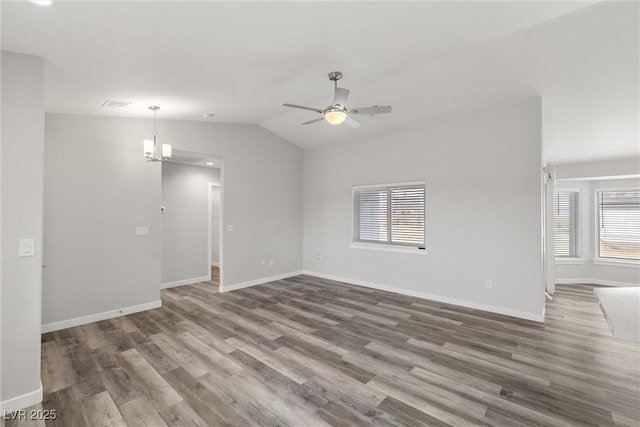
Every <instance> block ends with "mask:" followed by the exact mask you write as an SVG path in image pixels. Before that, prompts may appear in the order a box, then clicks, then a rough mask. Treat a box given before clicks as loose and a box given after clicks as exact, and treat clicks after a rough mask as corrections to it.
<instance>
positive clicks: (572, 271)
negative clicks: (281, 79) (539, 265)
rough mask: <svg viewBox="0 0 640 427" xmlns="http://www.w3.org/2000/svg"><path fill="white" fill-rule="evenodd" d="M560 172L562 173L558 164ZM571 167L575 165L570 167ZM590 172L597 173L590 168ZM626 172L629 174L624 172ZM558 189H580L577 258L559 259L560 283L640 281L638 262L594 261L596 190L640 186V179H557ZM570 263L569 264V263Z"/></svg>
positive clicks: (636, 283) (556, 269)
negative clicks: (626, 263) (603, 262)
mask: <svg viewBox="0 0 640 427" xmlns="http://www.w3.org/2000/svg"><path fill="white" fill-rule="evenodd" d="M558 168H559V170H558V172H559V173H560V172H563V173H564V171H563V170H562V169H563V167H562V166H558ZM571 168H572V170H573V169H574V168H576V167H575V166H574V165H572V166H571ZM605 169H606V170H607V172H606V173H607V174H612V175H616V174H620V175H623V173H619V172H620V171H619V170H615V169H613V170H610V169H608V168H605ZM586 173H587V174H588V175H591V176H595V175H592V174H595V173H597V172H596V171H594V170H591V171H590V172H589V170H587V172H586ZM625 175H626V173H625ZM555 187H556V190H559V191H560V190H578V191H579V192H580V195H579V198H580V202H579V211H578V229H579V233H578V234H579V235H578V259H577V260H570V261H568V260H557V261H556V266H555V277H556V282H557V283H596V284H606V285H625V284H627V285H638V284H640V268H639V267H638V266H637V265H615V264H611V265H602V264H598V263H594V258H596V257H597V243H596V239H597V232H596V227H597V217H596V197H595V193H596V192H597V191H601V190H602V189H624V188H640V180H638V179H615V180H594V181H592V180H581V179H576V180H558V181H557V182H556V186H555ZM567 262H569V263H567Z"/></svg>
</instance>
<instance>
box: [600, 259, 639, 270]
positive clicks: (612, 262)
mask: <svg viewBox="0 0 640 427" xmlns="http://www.w3.org/2000/svg"><path fill="white" fill-rule="evenodd" d="M593 263H594V264H595V265H608V266H612V267H631V268H634V267H635V268H640V261H636V260H631V259H629V260H626V259H607V258H594V259H593Z"/></svg>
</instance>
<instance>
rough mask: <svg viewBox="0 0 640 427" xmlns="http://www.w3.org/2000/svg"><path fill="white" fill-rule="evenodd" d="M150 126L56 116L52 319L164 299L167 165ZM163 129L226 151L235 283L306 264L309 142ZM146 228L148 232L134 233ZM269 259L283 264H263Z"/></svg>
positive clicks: (195, 127)
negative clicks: (155, 149) (151, 141)
mask: <svg viewBox="0 0 640 427" xmlns="http://www.w3.org/2000/svg"><path fill="white" fill-rule="evenodd" d="M152 125H153V123H152V121H151V120H148V119H123V118H106V117H91V116H77V115H64V114H47V122H46V149H45V151H46V161H45V178H46V185H45V260H46V263H47V264H48V265H49V268H47V271H46V275H45V277H44V285H43V288H44V289H43V297H44V306H43V322H44V323H45V324H51V323H54V322H62V323H59V324H60V325H64V324H65V321H74V319H77V318H80V317H82V316H94V317H95V315H96V314H98V313H108V312H111V311H113V310H119V309H121V308H123V307H132V306H137V305H143V304H152V303H154V302H156V301H157V300H159V296H160V283H161V214H160V206H161V165H160V164H158V163H145V161H144V159H143V156H142V140H143V139H145V138H148V137H149V134H150V132H151V130H152V128H153V127H152ZM158 137H159V139H160V140H161V142H162V143H171V144H172V145H173V146H174V148H175V149H180V150H186V151H192V152H199V153H204V154H212V155H217V156H221V157H224V160H223V161H224V185H225V188H224V200H223V205H224V216H225V219H226V223H227V224H233V225H234V228H235V229H234V231H232V232H226V234H225V237H224V239H225V246H224V253H223V257H224V270H223V274H224V280H225V283H226V284H227V285H234V284H242V283H243V282H246V281H252V280H259V279H262V278H265V277H269V276H273V275H279V274H287V273H290V272H294V271H299V270H300V269H301V264H302V260H301V250H300V248H301V245H302V184H301V182H302V151H301V149H300V148H298V147H296V146H294V145H292V144H290V143H288V142H286V141H284V140H282V139H281V138H279V137H277V136H275V135H273V134H271V133H269V132H267V131H265V130H264V129H262V128H260V127H258V126H253V125H234V124H215V123H201V122H187V121H163V120H160V121H159V122H158ZM140 226H145V227H150V231H151V233H150V236H147V237H136V236H135V228H136V227H140ZM269 255H270V256H271V257H273V258H274V261H275V262H274V265H271V266H269V265H267V266H262V265H261V263H260V260H261V259H263V258H264V257H265V256H269ZM66 324H68V322H67V323H66Z"/></svg>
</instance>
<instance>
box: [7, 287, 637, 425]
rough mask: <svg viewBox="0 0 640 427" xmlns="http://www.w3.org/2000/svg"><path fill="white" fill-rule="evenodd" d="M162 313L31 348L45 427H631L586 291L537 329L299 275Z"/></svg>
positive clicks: (188, 290)
mask: <svg viewBox="0 0 640 427" xmlns="http://www.w3.org/2000/svg"><path fill="white" fill-rule="evenodd" d="M162 302H163V307H162V308H159V309H155V310H150V311H146V312H143V313H138V314H134V315H129V316H124V317H119V318H116V319H111V320H106V321H102V322H97V323H92V324H89V325H84V326H80V327H76V328H71V329H65V330H61V331H57V332H52V333H48V334H45V335H43V337H42V380H43V384H44V391H45V397H44V402H43V403H42V405H41V406H42V407H43V408H45V409H56V410H57V411H58V415H59V417H58V419H57V420H56V421H54V422H48V423H47V424H48V425H61V426H73V425H82V426H84V425H87V426H89V425H90V426H102V425H105V426H107V425H108V426H121V425H122V426H124V425H129V426H164V425H168V426H217V425H234V426H235V425H237V426H241V425H269V426H276V425H296V426H302V425H305V426H318V425H327V424H329V425H349V426H351V425H380V426H391V425H409V426H415V425H435V426H446V425H459V426H470V425H500V426H521V425H526V426H533V425H535V426H537V425H544V426H566V425H579V426H590V425H593V426H595V425H597V426H609V425H619V426H623V425H624V426H631V425H634V426H637V425H640V410H639V402H640V395H639V388H640V386H639V369H640V368H639V347H638V344H637V343H633V342H629V341H623V340H621V339H618V338H614V337H612V335H611V333H610V331H609V329H608V327H607V324H606V322H605V320H604V317H603V315H602V313H601V312H600V309H599V308H598V305H597V302H596V299H595V297H594V295H593V288H592V287H591V286H583V285H570V286H558V290H557V293H556V295H555V298H554V300H553V301H552V302H549V303H548V304H547V318H546V322H545V323H544V324H537V323H533V322H528V321H523V320H517V319H513V318H508V317H504V316H500V315H494V314H489V313H485V312H480V311H475V310H470V309H464V308H460V307H455V306H451V305H447V304H441V303H436V302H430V301H427V300H421V299H417V298H411V297H407V296H402V295H397V294H392V293H388V292H382V291H376V290H371V289H367V288H362V287H356V286H351V285H345V284H341V283H338V282H333V281H328V280H322V279H317V278H313V277H310V276H297V277H294V278H291V279H287V280H280V281H277V282H273V283H270V284H266V285H261V286H257V287H253V288H247V289H243V290H239V291H235V292H231V293H224V294H219V293H217V290H216V288H215V286H212V285H211V284H210V283H203V284H197V285H190V286H183V287H177V288H173V289H167V290H163V291H162ZM6 425H7V427H9V426H15V425H24V424H20V423H15V422H7V423H6Z"/></svg>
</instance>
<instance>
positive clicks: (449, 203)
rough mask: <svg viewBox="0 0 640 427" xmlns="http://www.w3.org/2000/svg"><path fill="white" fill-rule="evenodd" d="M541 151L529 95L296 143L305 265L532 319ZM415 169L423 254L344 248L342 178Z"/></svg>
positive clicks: (370, 180)
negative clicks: (326, 142)
mask: <svg viewBox="0 0 640 427" xmlns="http://www.w3.org/2000/svg"><path fill="white" fill-rule="evenodd" d="M541 152H542V143H541V111H540V103H539V101H535V102H530V103H527V104H523V105H518V106H513V107H510V108H505V109H501V110H495V111H489V112H483V113H479V114H476V115H473V116H468V117H459V118H456V119H451V120H448V121H443V122H439V123H432V124H425V125H421V126H415V127H412V128H409V129H405V130H402V131H398V132H395V133H388V134H382V135H379V136H377V137H375V138H371V139H366V140H355V141H353V142H351V143H347V144H339V145H331V146H325V147H321V148H317V149H311V150H306V151H305V153H304V154H305V156H304V268H305V270H307V271H310V272H314V273H319V274H322V275H325V276H333V277H339V278H344V279H348V280H350V281H352V282H360V283H369V284H372V285H382V287H385V288H387V289H393V290H397V291H399V292H404V293H410V294H414V295H423V296H428V297H431V298H434V299H439V300H443V301H450V302H454V303H459V304H463V305H467V306H472V307H478V308H482V309H486V310H489V311H494V312H500V313H505V314H511V315H515V316H520V317H524V318H530V319H535V320H542V314H543V304H544V301H543V299H544V297H543V280H542V232H541V224H542V218H541V198H542V184H541V182H542V172H541V164H542V160H541ZM415 180H424V181H425V182H426V235H427V237H426V239H427V241H426V246H427V252H428V254H427V255H424V256H422V255H413V254H406V253H392V252H383V251H372V250H365V249H356V248H351V247H350V242H351V219H352V201H351V194H352V193H351V191H352V187H353V186H355V185H363V184H377V183H393V182H402V181H415ZM316 255H321V257H322V261H321V262H318V261H316ZM485 279H492V280H493V288H491V289H487V288H486V287H485Z"/></svg>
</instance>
